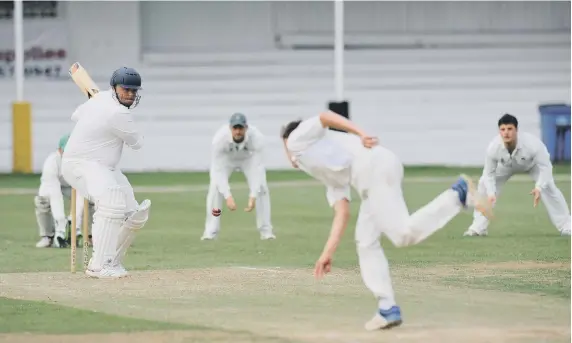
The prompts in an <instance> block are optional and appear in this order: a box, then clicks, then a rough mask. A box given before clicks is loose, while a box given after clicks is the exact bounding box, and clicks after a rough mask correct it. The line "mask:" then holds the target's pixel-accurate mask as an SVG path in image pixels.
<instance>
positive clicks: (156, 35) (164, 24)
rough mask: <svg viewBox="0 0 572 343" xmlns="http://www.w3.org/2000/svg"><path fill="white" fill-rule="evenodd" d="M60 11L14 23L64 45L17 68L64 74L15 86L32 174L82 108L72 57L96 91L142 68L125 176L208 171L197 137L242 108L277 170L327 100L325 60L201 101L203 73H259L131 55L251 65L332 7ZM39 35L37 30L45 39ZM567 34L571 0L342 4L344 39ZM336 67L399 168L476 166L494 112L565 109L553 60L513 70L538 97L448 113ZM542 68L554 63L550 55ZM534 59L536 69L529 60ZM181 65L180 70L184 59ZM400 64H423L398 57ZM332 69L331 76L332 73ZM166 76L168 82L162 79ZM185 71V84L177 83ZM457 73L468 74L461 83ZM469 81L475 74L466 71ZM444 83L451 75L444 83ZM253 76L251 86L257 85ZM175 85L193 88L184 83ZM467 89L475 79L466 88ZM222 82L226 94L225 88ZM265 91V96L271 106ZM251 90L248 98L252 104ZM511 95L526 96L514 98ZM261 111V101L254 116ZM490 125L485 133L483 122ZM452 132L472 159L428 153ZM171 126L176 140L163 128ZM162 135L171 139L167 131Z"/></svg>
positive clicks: (319, 22) (6, 147) (1, 46)
mask: <svg viewBox="0 0 572 343" xmlns="http://www.w3.org/2000/svg"><path fill="white" fill-rule="evenodd" d="M61 5H62V8H63V14H62V17H61V18H60V19H57V20H34V21H32V20H26V21H25V30H24V31H25V35H26V37H27V38H26V44H27V46H35V45H38V46H40V47H42V48H43V49H51V48H53V49H56V48H60V47H62V46H63V47H64V48H65V49H66V52H67V58H66V59H65V60H63V61H62V60H59V59H49V60H29V61H26V65H27V66H30V67H35V66H36V67H37V66H39V67H46V66H54V65H55V66H57V65H59V66H61V67H62V70H63V71H64V72H63V73H61V79H60V80H56V79H54V76H53V75H51V76H46V75H42V74H38V75H32V76H29V77H28V78H27V80H28V83H27V84H26V87H25V90H26V99H28V100H30V101H31V102H32V108H33V115H34V127H33V146H34V170H36V171H39V170H40V168H41V164H42V162H43V159H44V158H45V156H46V155H47V154H48V153H49V152H50V151H52V150H53V147H54V146H55V142H56V141H57V138H58V137H59V136H60V135H61V134H63V133H65V132H67V131H68V130H69V129H71V127H72V123H71V122H70V120H69V115H70V114H71V112H72V111H73V109H74V107H75V106H77V104H78V103H80V102H81V101H83V98H82V97H81V95H80V93H79V92H78V91H77V89H76V88H75V86H74V85H73V83H71V81H70V80H69V79H68V78H67V75H66V72H67V68H68V67H69V65H70V64H71V63H72V62H74V61H80V62H81V63H82V64H83V65H84V66H86V67H87V68H88V69H89V71H90V73H91V74H92V75H93V76H94V78H95V79H96V81H97V83H98V84H99V85H100V86H101V87H105V86H106V84H107V82H108V80H109V76H110V74H111V71H112V70H113V69H115V68H117V67H118V66H121V65H131V66H135V67H137V68H140V71H142V73H143V75H144V83H146V85H147V87H146V90H145V92H144V94H143V95H144V98H143V102H142V104H141V108H140V109H137V113H138V115H139V116H140V117H139V119H140V121H141V125H142V127H143V128H144V130H145V131H146V132H147V133H148V141H149V144H148V146H147V147H146V149H145V152H143V153H141V154H133V153H128V154H127V156H126V159H125V162H124V163H123V165H124V166H125V167H126V168H127V169H129V170H142V169H146V170H148V169H158V168H159V169H169V168H176V169H205V168H206V167H207V165H208V138H209V134H208V133H206V132H207V131H208V130H210V129H214V128H216V127H217V126H218V125H220V123H222V122H224V118H226V117H227V116H228V115H229V114H230V111H234V110H245V111H246V112H247V113H251V114H252V116H253V117H254V118H257V119H256V120H257V121H258V122H260V124H259V125H258V126H259V127H260V126H262V127H264V128H265V131H267V134H268V135H270V136H271V137H273V138H272V139H271V148H270V151H269V152H268V153H267V156H268V158H269V160H268V161H269V165H271V167H272V168H287V167H288V163H287V161H285V159H283V158H282V155H281V154H282V150H281V149H282V147H281V146H280V144H279V142H278V141H277V140H276V138H275V135H276V132H278V129H279V126H280V124H282V123H283V122H284V120H285V119H286V118H290V117H300V116H309V115H313V114H315V112H317V111H318V110H320V109H323V108H324V107H325V104H326V103H327V101H328V100H331V98H330V97H331V96H333V90H334V87H333V74H331V76H328V75H330V74H325V73H323V72H321V73H320V76H315V77H314V76H310V73H311V72H313V71H314V70H315V69H319V68H320V67H323V66H324V63H325V64H327V65H332V63H333V61H332V60H331V59H329V58H326V59H323V60H324V62H323V63H322V64H320V62H309V61H304V60H303V58H300V57H296V61H294V60H292V61H287V62H288V63H289V64H291V66H295V65H297V66H299V67H300V68H299V70H300V71H298V72H297V73H298V75H294V74H288V73H286V74H282V75H277V74H276V76H272V74H268V75H266V76H263V77H266V78H267V79H268V80H274V81H273V82H270V83H269V85H268V86H267V87H264V88H260V86H257V85H256V82H258V81H260V80H258V81H257V80H251V79H249V77H248V76H242V77H240V82H244V87H243V86H241V87H238V88H237V90H236V91H233V92H230V93H229V92H222V91H209V90H208V88H205V85H204V84H203V85H202V86H201V85H200V84H201V83H204V82H206V81H210V80H211V79H210V78H209V76H208V72H211V71H212V72H213V76H214V73H218V74H219V76H217V77H213V78H212V81H213V82H215V81H216V80H220V78H221V77H222V76H221V75H222V74H225V76H224V77H229V75H231V74H233V73H235V74H237V75H238V74H240V70H239V69H240V64H249V65H250V66H257V64H259V63H257V62H252V61H251V60H249V58H242V57H241V58H236V60H237V62H236V65H234V66H233V67H237V68H238V69H236V68H235V69H233V70H234V71H233V70H231V69H232V68H229V69H225V70H224V71H222V69H220V70H217V68H213V69H209V71H208V72H206V71H205V69H204V66H205V65H207V64H210V65H211V66H212V65H213V64H214V61H209V60H208V59H205V58H199V59H197V61H195V62H194V63H195V65H196V67H194V69H192V70H190V69H188V68H187V69H185V67H181V69H180V73H179V72H177V65H178V64H180V63H181V58H180V57H179V58H175V59H174V62H169V59H164V60H163V61H162V62H160V61H159V62H157V63H158V64H163V66H164V67H167V68H163V69H161V70H159V69H158V67H157V66H156V65H151V64H149V63H145V62H144V60H143V57H144V56H146V55H148V54H149V53H150V52H153V53H161V52H163V53H164V52H168V51H171V52H182V51H183V52H184V51H186V52H191V54H190V55H189V56H194V54H195V53H196V54H198V53H200V52H225V53H227V52H246V53H249V52H252V54H251V56H252V57H257V52H259V53H260V54H261V56H270V55H264V54H262V53H263V52H266V53H268V52H271V53H272V52H273V51H274V52H275V53H276V54H281V52H280V51H278V50H277V48H276V45H275V41H276V40H277V38H279V37H280V36H281V35H283V34H295V33H302V34H304V33H318V34H327V35H330V34H331V32H332V30H333V4H332V3H330V2H322V1H319V2H302V1H300V2H258V1H257V2H224V3H222V2H212V3H208V2H136V1H124V2H103V1H98V2H84V1H70V2H62V3H61ZM45 28H47V29H49V30H47V31H45V30H44V29H45ZM569 29H570V3H569V2H528V1H526V2H432V3H428V2H424V1H421V2H359V3H358V2H353V1H347V2H346V32H348V33H350V34H351V33H353V34H357V33H366V34H372V33H374V34H375V33H378V34H380V35H392V34H403V33H411V32H414V33H420V34H427V33H435V32H481V33H482V32H491V31H492V32H515V31H529V32H530V31H542V32H551V31H558V32H562V31H564V32H566V31H568V32H569ZM43 31H45V32H43ZM42 32H43V33H42ZM46 32H47V33H46ZM12 36H13V33H12V22H11V21H0V52H2V51H4V50H6V49H11V48H12V46H13V41H12V40H11V39H12V38H11V37H12ZM372 52H373V55H372V56H374V57H371V58H369V62H368V63H369V64H371V63H378V62H376V57H375V51H372ZM420 53H421V51H420ZM558 53H559V54H560V53H561V51H559V52H558ZM566 53H567V54H568V57H567V58H568V60H569V58H570V57H569V54H570V53H569V50H568V51H567V52H564V54H566ZM324 54H329V52H324ZM164 56H166V55H164ZM164 56H163V57H164ZM289 56H290V55H289ZM296 56H299V55H296ZM328 56H329V55H328ZM347 57H348V59H347V60H346V61H347V62H348V63H352V65H351V66H350V65H348V68H347V69H346V70H347V74H346V77H347V78H346V81H347V84H348V94H349V95H350V100H351V101H352V103H351V109H352V111H353V116H354V118H355V119H356V121H358V122H360V123H364V124H365V125H368V127H369V126H371V127H374V126H375V127H376V128H377V130H379V134H380V135H383V136H384V139H383V141H385V142H387V144H388V145H390V146H391V147H392V148H394V149H396V151H398V152H399V153H400V154H401V155H402V158H403V160H404V161H406V162H407V163H412V164H418V163H449V164H480V163H481V161H482V156H480V153H479V152H480V151H481V150H482V147H481V146H482V145H483V144H484V143H486V141H488V139H489V137H490V135H491V134H494V120H495V118H496V117H497V115H498V114H499V113H498V112H502V111H505V110H506V111H509V112H510V111H515V114H516V115H520V116H521V119H522V121H523V123H524V124H525V126H527V128H528V129H529V130H530V131H533V132H534V133H536V134H538V133H539V127H538V126H537V124H538V114H537V112H536V105H537V103H538V101H540V100H541V99H543V101H556V102H559V101H566V102H569V101H570V99H569V94H570V93H569V92H570V87H569V70H567V71H566V73H567V76H566V77H568V82H563V79H562V78H561V77H559V75H554V72H555V71H556V70H559V68H561V67H558V66H556V64H554V66H555V67H554V68H553V67H552V66H553V65H552V64H551V62H550V61H551V60H552V57H551V56H549V57H547V59H546V61H547V62H546V63H545V66H546V68H544V69H546V70H547V71H546V73H545V74H543V72H541V71H535V73H537V74H534V75H533V74H530V73H528V72H527V70H522V76H523V77H525V78H527V79H530V78H531V77H533V78H534V77H536V76H535V75H538V78H539V80H541V83H543V82H548V83H550V82H552V81H550V80H555V81H554V82H552V84H551V85H549V86H546V87H545V88H542V87H544V86H542V85H541V86H539V88H538V89H537V90H535V89H532V88H531V89H528V90H527V91H526V97H525V100H523V99H524V98H523V96H522V95H519V96H516V97H514V99H513V98H511V92H510V91H507V89H503V90H502V91H503V93H502V94H505V95H506V96H505V95H503V97H502V98H501V97H498V99H497V98H496V97H495V96H494V94H495V93H494V92H495V91H494V90H486V89H485V88H483V87H482V86H480V88H479V90H477V91H475V93H474V96H473V97H471V99H472V100H471V101H469V102H467V101H465V100H459V98H458V97H457V95H455V97H454V98H453V99H452V100H453V102H455V103H454V104H451V102H450V101H448V100H447V98H448V97H447V95H446V94H445V92H447V91H439V88H433V89H429V88H428V89H426V90H420V91H419V92H417V93H419V94H421V93H422V94H431V95H430V96H429V95H428V96H425V95H424V96H422V97H419V96H418V97H416V98H411V97H410V99H409V100H408V93H407V91H404V90H403V89H401V90H391V89H388V90H386V91H383V87H386V86H385V85H384V84H383V82H377V81H375V80H373V81H375V82H373V81H372V82H371V84H372V87H382V88H377V89H375V88H372V89H369V88H367V87H369V86H367V84H366V83H364V82H363V79H364V77H366V76H365V75H367V78H373V79H375V78H377V77H383V76H384V75H389V76H391V79H394V80H399V81H400V82H401V81H403V83H404V84H406V83H407V82H409V81H406V80H405V79H406V78H403V80H400V76H399V75H400V74H399V73H398V72H397V71H394V70H388V71H384V72H383V73H381V72H379V73H376V74H375V75H376V76H372V74H371V73H369V74H368V73H364V72H358V71H357V70H358V69H359V65H360V63H361V62H359V61H360V59H361V57H360V58H358V57H357V55H352V54H350V53H348V54H347ZM564 57H566V56H564ZM263 58H267V57H263ZM273 58H274V57H268V59H269V60H268V61H265V62H264V63H266V65H265V66H264V68H266V69H264V70H270V71H273V72H276V69H275V68H274V69H273V64H272V63H276V68H280V67H281V64H280V63H285V62H284V59H282V60H280V58H276V59H273ZM321 59H322V58H321ZM554 60H558V61H561V60H562V59H561V58H560V57H558V56H556V57H554ZM274 61H276V62H274ZM452 61H453V57H452ZM538 62H539V63H541V64H542V63H543V62H542V61H541V58H539V59H538ZM182 63H183V64H185V63H190V62H188V61H187V60H185V59H184V58H183V62H182ZM218 63H221V62H218ZM379 63H381V62H379ZM391 63H395V61H393V62H391ZM403 63H421V62H411V61H403ZM452 63H456V64H459V66H460V68H464V66H463V63H462V62H461V61H459V60H454V62H452ZM474 63H475V61H473V62H472V66H473V67H474V66H475V64H474ZM483 63H487V62H486V61H485V62H483ZM558 65H561V63H558ZM9 66H10V62H6V61H1V60H0V68H5V67H9ZM227 67H228V63H227ZM420 67H421V66H420ZM399 68H400V69H399V70H401V72H407V68H405V69H404V66H403V65H401V66H400V67H399ZM537 69H540V67H538V68H537ZM227 70H228V71H227ZM305 70H307V71H305ZM331 70H332V72H333V67H332V68H331ZM352 70H354V71H352ZM550 70H552V71H550ZM202 71H205V73H202ZM164 72H165V73H168V74H169V76H166V77H165V76H163V73H164ZM219 72H220V73H219ZM183 74H186V75H188V77H187V78H183V77H182V75H183ZM407 74H408V76H407V80H409V79H411V75H412V73H411V72H407ZM413 74H415V73H413ZM469 74H471V73H467V75H469ZM472 74H473V77H474V75H475V73H472ZM501 74H502V73H501ZM501 74H499V73H496V74H495V75H496V76H498V75H501ZM195 75H197V76H195ZM198 75H201V76H198ZM312 75H314V74H312ZM453 76H454V75H452V74H451V75H449V76H447V77H453ZM237 77H238V76H237ZM201 78H202V79H201ZM256 78H257V79H260V78H261V76H257V77H256ZM282 78H284V79H287V82H284V83H283V82H281V80H282ZM358 78H359V79H360V80H359V82H357V81H358ZM507 78H509V79H510V80H509V79H506V81H507V82H509V83H510V82H518V81H516V80H518V79H519V78H518V77H515V74H514V72H512V74H510V75H509V74H507ZM174 80H177V81H176V82H175V81H174ZM185 80H192V81H194V82H193V84H192V85H191V84H187V83H186V81H185ZM201 80H205V81H201ZM329 80H331V82H332V83H331V87H330V86H328V85H329ZM511 80H512V81H511ZM546 80H548V81H546ZM310 81H311V82H310ZM378 81H379V80H378ZM462 81H463V80H462V79H459V84H460V86H459V87H460V88H459V89H455V92H457V93H459V94H460V96H461V97H469V96H470V92H465V93H463V88H462V87H463V86H462ZM485 81H486V80H484V81H483V82H485ZM564 81H566V80H564ZM396 82H397V81H396ZM472 82H473V83H474V80H473V81H472ZM373 84H377V85H376V86H375V85H373ZM483 84H484V83H483ZM221 85H224V81H222V84H221ZM313 85H320V86H313ZM324 85H326V86H324ZM312 87H314V88H312ZM472 87H475V86H474V85H473V86H472ZM247 88H249V89H247ZM256 89H258V91H257V90H256ZM270 91H272V92H273V94H272V95H271V96H270V95H269V92H270ZM280 91H282V92H284V93H283V96H282V95H280V93H279V92H280ZM449 91H451V88H450V87H449ZM175 92H178V93H177V94H175ZM246 92H250V93H246ZM256 92H260V93H259V94H260V95H257V93H256ZM376 92H377V93H376ZM420 92H421V93H420ZM479 92H483V93H486V94H483V97H488V98H487V100H483V101H481V102H479V100H478V98H479V96H480V95H481V93H479ZM516 92H517V93H518V94H521V93H522V94H524V93H523V92H525V91H524V90H523V91H521V90H518V91H516ZM540 93H541V94H540ZM390 94H391V95H390ZM394 94H395V95H394ZM515 94H516V93H515ZM529 94H530V95H529ZM168 96H171V99H173V97H175V98H176V99H175V100H176V101H173V100H166V99H168V98H166V97H168ZM14 98H15V94H14V87H13V79H12V78H11V77H9V76H5V77H2V76H0V172H6V171H10V170H11V167H12V166H11V151H12V147H11V122H10V120H11V113H10V103H11V102H12V101H13V100H14ZM271 98H272V99H275V100H273V102H272V101H270V100H269V99H271ZM493 98H495V99H496V100H495V99H493ZM245 99H251V100H248V101H246V100H245ZM287 99H292V100H287ZM483 99H484V98H483ZM261 103H265V104H266V105H264V106H262V105H261ZM270 104H271V105H270ZM163 106H165V107H163ZM216 106H218V107H216ZM227 112H229V113H227ZM481 113H482V115H481ZM404 118H409V119H411V120H415V119H416V120H417V121H416V122H415V125H414V126H410V125H407V124H406V123H405V122H403V120H404ZM451 118H454V120H453V121H452V120H451ZM489 122H490V123H491V124H490V125H493V127H491V126H489ZM440 123H442V125H441V124H440ZM463 123H471V125H472V126H473V130H472V133H471V134H472V136H471V137H479V138H478V143H477V141H475V140H473V142H474V144H473V145H474V146H471V147H470V149H468V150H470V153H468V154H466V155H462V154H455V156H453V154H446V153H443V152H442V151H443V150H442V149H441V150H439V149H440V147H447V145H448V144H449V143H448V142H451V141H454V142H458V141H459V134H460V131H459V130H458V129H457V127H458V126H459V125H461V124H463ZM173 129H175V131H171V130H173ZM209 132H210V131H209ZM173 133H174V135H171V134H173ZM410 135H414V137H415V139H407V138H406V137H409V136H410ZM462 136H464V135H462ZM481 137H482V138H481ZM472 139H475V138H472ZM420 142H431V145H432V146H431V147H430V148H431V149H429V147H428V145H429V144H421V143H420ZM420 144H421V145H420ZM463 144H469V142H465V143H463ZM475 144H476V145H475ZM433 145H434V146H435V148H433ZM199 147H200V148H199ZM456 147H458V146H456ZM179 149H186V150H185V151H186V154H187V155H185V156H175V157H173V158H171V157H169V156H168V154H172V153H173V151H178V150H179ZM141 157H144V158H145V159H146V160H145V161H144V160H143V159H142V158H141ZM155 157H157V159H156V160H154V158H155ZM171 161H172V162H171Z"/></svg>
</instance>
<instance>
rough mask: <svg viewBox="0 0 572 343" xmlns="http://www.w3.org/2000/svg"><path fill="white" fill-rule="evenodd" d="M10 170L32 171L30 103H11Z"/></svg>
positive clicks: (18, 171)
mask: <svg viewBox="0 0 572 343" xmlns="http://www.w3.org/2000/svg"><path fill="white" fill-rule="evenodd" d="M12 172H14V173H27V174H30V173H32V105H31V104H30V103H29V102H25V101H22V102H14V103H13V104H12Z"/></svg>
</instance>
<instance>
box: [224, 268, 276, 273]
mask: <svg viewBox="0 0 572 343" xmlns="http://www.w3.org/2000/svg"><path fill="white" fill-rule="evenodd" d="M233 268H236V269H246V270H256V271H261V272H272V273H280V272H282V271H281V270H278V269H279V268H280V267H275V268H276V269H268V268H257V267H248V266H236V267H233Z"/></svg>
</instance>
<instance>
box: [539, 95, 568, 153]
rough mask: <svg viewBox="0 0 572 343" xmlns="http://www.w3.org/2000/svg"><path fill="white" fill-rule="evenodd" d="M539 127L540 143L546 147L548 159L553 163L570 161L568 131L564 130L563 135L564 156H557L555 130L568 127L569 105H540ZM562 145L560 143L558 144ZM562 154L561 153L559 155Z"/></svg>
mask: <svg viewBox="0 0 572 343" xmlns="http://www.w3.org/2000/svg"><path fill="white" fill-rule="evenodd" d="M538 110H539V111H540V127H541V132H542V141H543V142H544V144H545V145H546V148H547V149H548V152H549V153H550V158H551V160H552V161H555V160H556V159H557V158H559V160H560V161H562V160H564V161H570V130H569V129H568V130H566V133H565V135H564V156H562V155H560V156H559V155H558V151H557V138H558V137H557V130H558V128H559V127H560V128H561V131H563V130H562V128H563V127H566V126H568V127H570V105H566V104H550V105H548V104H547V105H540V106H539V107H538ZM560 144H562V141H561V142H560ZM561 154H562V153H561Z"/></svg>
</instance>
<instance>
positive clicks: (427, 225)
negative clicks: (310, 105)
mask: <svg viewBox="0 0 572 343" xmlns="http://www.w3.org/2000/svg"><path fill="white" fill-rule="evenodd" d="M329 127H331V128H335V129H339V130H343V131H347V132H349V133H344V132H336V131H332V130H328V128H329ZM282 138H283V140H284V145H285V148H286V152H287V154H288V157H289V158H290V160H291V161H292V164H293V165H294V166H295V167H297V168H300V169H302V170H304V171H305V172H306V173H307V174H309V175H311V176H312V177H314V178H316V179H317V180H319V181H321V182H322V183H324V184H325V185H326V187H327V193H326V197H327V200H328V202H329V204H330V206H332V207H333V208H334V212H335V214H334V220H333V223H332V228H331V231H330V236H329V238H328V241H327V242H326V245H325V247H324V250H323V252H322V255H321V256H320V258H319V259H318V261H317V262H316V265H315V269H314V275H315V276H316V277H318V278H320V277H322V276H323V275H324V274H325V273H328V272H329V271H330V270H331V267H332V256H333V254H334V252H335V251H336V249H337V247H338V244H339V243H340V240H341V237H342V234H343V232H344V231H345V229H346V226H347V224H348V219H349V217H350V210H349V203H350V200H351V199H350V186H353V188H354V189H355V190H356V191H357V193H358V194H359V196H360V198H361V200H362V201H361V206H360V210H359V216H358V219H357V225H356V230H355V240H356V244H357V252H358V258H359V266H360V271H361V275H362V278H363V281H364V283H365V285H366V286H367V288H369V290H370V291H371V292H372V293H373V294H374V295H375V297H376V298H377V299H378V311H377V312H376V314H375V315H374V317H373V318H372V319H371V320H370V321H369V322H367V323H366V325H365V328H366V329H367V330H376V329H381V328H391V327H393V326H397V325H400V324H401V322H402V318H401V310H400V308H399V306H397V304H396V301H395V295H394V292H393V287H392V284H391V277H390V274H389V265H388V261H387V259H386V257H385V255H384V253H383V250H382V248H381V245H380V242H379V240H380V237H381V234H382V233H383V234H384V235H385V236H387V238H389V240H390V241H391V242H392V243H393V244H394V245H395V246H397V247H405V246H408V245H413V244H418V243H420V242H421V241H423V240H425V239H426V238H427V237H429V236H430V235H431V234H433V233H434V232H436V231H437V230H439V229H440V228H442V227H444V226H445V225H446V224H447V223H448V222H449V221H450V220H451V219H452V218H453V217H455V216H456V215H457V214H458V213H459V212H460V211H461V210H462V209H463V208H464V207H466V206H476V207H478V208H479V209H480V210H481V211H484V212H485V213H487V215H488V212H487V211H488V210H490V208H488V207H487V204H488V203H487V202H486V199H480V198H478V199H476V198H475V197H474V196H475V195H476V194H477V193H476V192H475V191H473V189H472V182H471V180H470V179H469V178H468V177H465V176H461V177H460V178H459V179H458V180H457V181H456V182H455V183H454V184H453V185H452V187H451V188H450V189H448V190H445V191H444V192H443V193H441V194H440V195H439V196H437V198H435V199H434V200H433V201H431V202H430V203H429V204H427V205H425V206H424V207H422V208H420V209H419V210H418V211H417V212H415V213H413V214H411V215H410V214H409V211H408V209H407V205H406V204H405V200H404V199H403V194H402V189H401V183H402V180H403V165H402V164H401V162H400V160H399V159H398V157H397V156H396V155H395V154H394V153H393V152H392V151H390V150H388V149H386V148H384V147H381V146H378V145H377V139H376V138H375V137H371V136H369V135H368V134H366V133H365V132H364V131H363V130H362V129H360V128H358V127H357V126H355V125H354V124H353V123H352V122H350V121H349V120H347V119H345V118H344V117H342V116H340V115H338V114H335V113H332V112H327V113H322V114H321V115H319V116H316V117H313V118H310V119H307V120H304V121H294V122H291V123H289V124H287V125H286V126H285V127H284V128H283V131H282Z"/></svg>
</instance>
